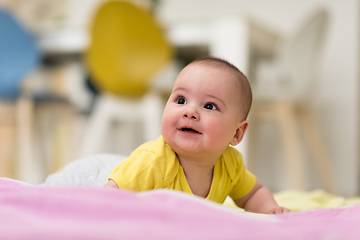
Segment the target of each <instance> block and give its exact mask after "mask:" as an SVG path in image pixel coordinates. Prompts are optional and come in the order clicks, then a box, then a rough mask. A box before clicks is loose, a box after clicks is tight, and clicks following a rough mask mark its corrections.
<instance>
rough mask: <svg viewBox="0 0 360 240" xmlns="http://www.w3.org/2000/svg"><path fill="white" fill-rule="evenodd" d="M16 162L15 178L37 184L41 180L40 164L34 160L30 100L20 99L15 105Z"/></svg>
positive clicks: (32, 110) (32, 105) (31, 106)
mask: <svg viewBox="0 0 360 240" xmlns="http://www.w3.org/2000/svg"><path fill="white" fill-rule="evenodd" d="M16 125H17V134H16V135H17V136H16V139H17V144H16V146H17V151H16V152H17V154H18V155H17V162H16V166H17V168H16V178H17V179H19V180H21V181H25V182H29V183H33V184H37V183H39V182H40V181H41V180H42V179H41V177H40V176H41V174H39V171H40V169H41V166H40V164H41V163H40V162H37V161H35V159H34V151H33V149H34V145H33V142H34V136H33V131H34V129H33V128H34V104H33V101H32V100H31V99H30V98H26V97H23V98H20V99H18V101H17V103H16Z"/></svg>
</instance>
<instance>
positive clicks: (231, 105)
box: [161, 63, 241, 154]
mask: <svg viewBox="0 0 360 240" xmlns="http://www.w3.org/2000/svg"><path fill="white" fill-rule="evenodd" d="M237 81H238V80H237V79H236V78H235V76H234V75H233V74H232V73H231V72H230V71H228V70H224V69H220V68H217V67H213V66H206V65H199V64H198V63H195V64H191V65H189V66H187V67H186V68H185V69H183V70H182V71H181V73H180V74H179V75H178V77H177V79H176V81H175V83H174V87H173V91H172V94H171V96H170V98H169V100H168V102H167V104H166V107H165V110H164V113H163V118H162V126H161V131H162V135H163V137H164V140H165V141H166V142H167V144H168V145H169V146H170V147H172V149H174V151H175V152H176V153H178V154H202V153H206V154H209V153H210V154H221V153H222V152H223V151H224V150H225V149H226V147H227V146H229V144H230V143H231V141H232V139H233V137H234V135H235V133H236V130H237V128H238V127H239V124H240V123H241V118H240V110H241V109H240V103H239V102H240V100H239V99H240V97H241V96H240V94H241V93H240V85H239V83H238V82H237Z"/></svg>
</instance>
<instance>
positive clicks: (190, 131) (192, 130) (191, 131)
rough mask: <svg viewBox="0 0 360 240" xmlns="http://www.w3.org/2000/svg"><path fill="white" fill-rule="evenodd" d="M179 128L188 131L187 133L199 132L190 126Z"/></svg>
mask: <svg viewBox="0 0 360 240" xmlns="http://www.w3.org/2000/svg"><path fill="white" fill-rule="evenodd" d="M180 130H181V131H183V132H189V133H199V132H198V131H196V130H194V129H192V128H181V129H180Z"/></svg>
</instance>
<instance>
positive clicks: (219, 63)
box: [189, 56, 252, 120]
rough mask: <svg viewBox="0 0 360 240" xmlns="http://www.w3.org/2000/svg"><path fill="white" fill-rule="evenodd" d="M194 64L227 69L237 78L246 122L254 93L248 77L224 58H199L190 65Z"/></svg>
mask: <svg viewBox="0 0 360 240" xmlns="http://www.w3.org/2000/svg"><path fill="white" fill-rule="evenodd" d="M194 63H198V64H206V65H212V66H214V67H225V68H227V69H229V70H230V71H232V72H233V73H234V74H235V76H236V78H237V79H238V81H239V83H240V89H241V94H242V97H241V100H242V102H241V107H242V109H241V110H242V111H241V112H242V115H243V117H242V118H243V119H242V120H245V119H246V118H247V117H248V115H249V112H250V108H251V104H252V92H251V86H250V83H249V81H248V79H247V77H246V75H245V74H244V73H243V72H241V71H240V70H239V69H238V68H237V67H236V66H234V65H233V64H232V63H230V62H228V61H227V60H225V59H222V58H217V57H211V56H206V57H201V58H197V59H195V60H194V61H192V62H191V63H189V65H190V64H194Z"/></svg>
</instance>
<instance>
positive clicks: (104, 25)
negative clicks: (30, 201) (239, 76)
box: [0, 0, 360, 197]
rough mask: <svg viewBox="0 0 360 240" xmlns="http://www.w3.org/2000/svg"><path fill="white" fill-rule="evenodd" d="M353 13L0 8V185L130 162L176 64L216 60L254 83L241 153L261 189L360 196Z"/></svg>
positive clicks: (32, 2) (13, 2)
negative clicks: (96, 161)
mask: <svg viewBox="0 0 360 240" xmlns="http://www.w3.org/2000/svg"><path fill="white" fill-rule="evenodd" d="M119 2H120V4H119ZM359 10H360V5H359V1H357V0H345V1H344V0H341V1H340V0H293V1H286V0H251V1H250V0H237V1H235V0H221V1H220V0H196V1H194V0H192V1H190V0H181V1H180V0H152V1H151V0H133V1H131V0H129V1H126V2H125V4H124V2H121V1H105V0H71V1H70V0H57V1H49V0H26V1H25V0H0V176H1V177H11V178H15V179H19V180H22V181H27V182H30V183H33V184H39V183H42V182H43V181H44V180H45V178H46V176H47V175H49V174H51V173H53V172H56V171H58V170H60V169H61V168H62V167H63V166H64V165H66V164H67V163H69V162H71V161H73V160H75V159H79V158H82V157H85V156H88V155H92V154H97V153H114V154H122V155H128V154H129V153H131V152H132V150H134V149H135V147H136V146H138V145H139V144H141V143H143V142H145V141H148V140H152V139H156V138H157V136H159V135H160V128H159V126H160V120H161V112H162V109H163V107H164V105H165V103H166V100H167V97H168V96H169V94H170V91H171V88H172V84H173V82H174V80H175V78H176V75H177V74H178V73H179V71H180V70H181V69H182V67H184V66H185V65H186V64H187V63H189V62H190V61H191V60H193V59H195V58H197V57H200V56H204V55H213V56H217V57H221V58H225V59H227V60H228V61H230V62H232V63H233V64H235V65H236V66H237V67H239V68H240V69H241V70H242V71H243V72H244V73H245V74H246V75H247V76H248V78H249V81H250V83H251V85H252V88H253V94H254V104H253V108H252V111H251V114H250V116H249V121H250V128H249V131H248V133H247V135H246V137H245V139H244V141H243V142H242V143H240V145H239V146H237V148H238V149H239V150H240V151H241V152H242V153H243V155H244V158H245V163H246V165H247V166H248V167H249V168H250V170H251V171H253V172H254V173H255V174H256V175H257V177H258V178H259V179H260V180H261V181H262V182H263V183H264V185H266V186H267V187H269V188H270V190H271V191H273V192H278V191H282V190H285V189H299V190H312V189H317V188H322V189H325V190H327V191H329V192H332V193H334V194H339V195H342V196H345V197H351V196H358V195H359V188H360V186H359V170H360V167H359V162H360V156H359V153H360V151H359V139H360V136H359V133H360V132H359V127H360V124H359V123H360V120H359V111H360V106H359V90H360V87H359V80H360V79H359V53H360V49H359V46H360V44H359V43H360V41H359V40H360V39H359V31H360V27H359V23H360V11H359ZM1 45H2V46H1Z"/></svg>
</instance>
